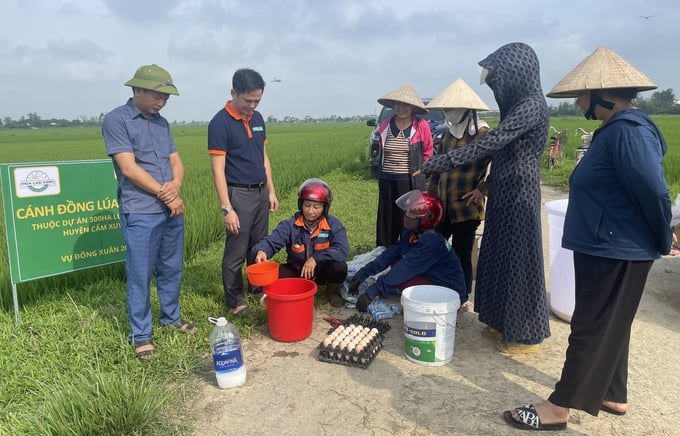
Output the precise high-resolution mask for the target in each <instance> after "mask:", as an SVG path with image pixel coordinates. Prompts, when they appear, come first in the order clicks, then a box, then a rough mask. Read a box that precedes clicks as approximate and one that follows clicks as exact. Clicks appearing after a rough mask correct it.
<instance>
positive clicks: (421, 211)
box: [395, 189, 444, 230]
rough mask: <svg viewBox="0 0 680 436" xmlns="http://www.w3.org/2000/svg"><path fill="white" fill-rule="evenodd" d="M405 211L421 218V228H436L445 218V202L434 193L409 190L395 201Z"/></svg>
mask: <svg viewBox="0 0 680 436" xmlns="http://www.w3.org/2000/svg"><path fill="white" fill-rule="evenodd" d="M395 203H396V204H397V206H399V208H400V209H401V210H403V211H404V212H410V213H411V214H413V215H415V216H416V217H418V218H420V222H419V225H418V228H419V229H420V230H429V229H434V228H435V227H437V226H438V225H439V223H441V222H442V219H443V218H444V203H442V200H441V199H440V198H439V197H437V196H436V195H434V194H431V193H429V192H423V191H420V190H419V189H414V190H413V191H409V192H407V193H406V194H404V195H402V196H401V197H399V198H397V201H396V202H395Z"/></svg>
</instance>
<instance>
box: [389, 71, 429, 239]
mask: <svg viewBox="0 0 680 436" xmlns="http://www.w3.org/2000/svg"><path fill="white" fill-rule="evenodd" d="M378 103H380V104H382V105H383V106H387V107H391V108H392V109H393V110H394V115H393V116H391V117H390V118H388V119H387V120H385V121H383V122H382V123H381V124H380V126H378V138H379V139H378V146H379V152H380V158H379V162H380V175H379V176H378V216H377V219H376V245H377V246H381V245H382V246H385V247H389V246H390V245H392V244H393V243H395V242H396V241H397V239H399V236H400V235H401V234H402V233H403V231H404V230H405V229H404V228H403V215H404V213H403V211H402V210H401V209H399V208H398V207H396V206H395V203H394V202H395V201H396V200H397V198H399V197H400V196H402V195H404V194H405V193H407V192H409V191H411V190H413V189H423V188H424V187H425V177H424V176H422V175H420V176H413V173H414V172H415V171H416V170H418V169H420V167H421V166H422V165H423V163H425V161H427V159H429V158H430V156H432V152H433V151H432V133H431V132H430V125H429V124H428V122H427V120H424V119H422V118H419V117H417V116H416V115H417V114H426V113H427V109H425V106H424V105H423V100H422V99H421V98H420V97H419V96H418V94H417V93H416V90H415V89H414V88H413V86H411V85H410V84H406V85H403V86H400V87H399V88H397V89H395V90H392V91H390V92H388V93H387V94H385V95H384V96H382V97H381V98H379V99H378Z"/></svg>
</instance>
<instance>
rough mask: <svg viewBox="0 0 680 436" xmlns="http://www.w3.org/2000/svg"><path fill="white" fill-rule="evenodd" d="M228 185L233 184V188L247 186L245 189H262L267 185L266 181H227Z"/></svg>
mask: <svg viewBox="0 0 680 436" xmlns="http://www.w3.org/2000/svg"><path fill="white" fill-rule="evenodd" d="M228 185H229V186H233V187H234V188H247V189H256V188H257V189H262V188H264V187H265V186H266V185H267V182H260V183H251V184H247V183H228Z"/></svg>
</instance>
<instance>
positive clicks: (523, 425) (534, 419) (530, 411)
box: [503, 404, 567, 431]
mask: <svg viewBox="0 0 680 436" xmlns="http://www.w3.org/2000/svg"><path fill="white" fill-rule="evenodd" d="M515 412H516V413H517V417H518V418H519V421H518V420H516V419H515V417H514V416H512V411H510V410H506V411H505V412H503V418H505V422H507V423H508V424H510V425H511V426H513V427H515V428H519V429H522V430H547V431H559V430H566V428H567V423H566V422H557V423H554V424H543V423H542V422H541V418H539V416H538V413H537V412H536V409H535V408H534V405H533V404H527V405H525V406H521V407H518V408H516V409H515Z"/></svg>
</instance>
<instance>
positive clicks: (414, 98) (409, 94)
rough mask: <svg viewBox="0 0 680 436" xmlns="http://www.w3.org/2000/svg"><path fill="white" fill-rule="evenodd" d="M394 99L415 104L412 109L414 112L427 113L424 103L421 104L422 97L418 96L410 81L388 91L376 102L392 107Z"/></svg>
mask: <svg viewBox="0 0 680 436" xmlns="http://www.w3.org/2000/svg"><path fill="white" fill-rule="evenodd" d="M395 101H399V102H401V103H407V104H410V105H411V106H415V107H416V109H415V110H414V111H413V113H415V114H426V113H427V109H425V105H423V99H422V98H420V97H419V96H418V93H417V92H416V90H415V88H413V86H412V85H411V84H410V83H407V84H406V85H402V86H401V87H399V88H397V89H395V90H393V91H390V92H388V93H387V94H385V95H383V96H382V97H380V98H379V99H378V103H380V104H381V105H383V106H387V107H392V104H393V103H394V102H395Z"/></svg>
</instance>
